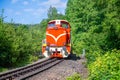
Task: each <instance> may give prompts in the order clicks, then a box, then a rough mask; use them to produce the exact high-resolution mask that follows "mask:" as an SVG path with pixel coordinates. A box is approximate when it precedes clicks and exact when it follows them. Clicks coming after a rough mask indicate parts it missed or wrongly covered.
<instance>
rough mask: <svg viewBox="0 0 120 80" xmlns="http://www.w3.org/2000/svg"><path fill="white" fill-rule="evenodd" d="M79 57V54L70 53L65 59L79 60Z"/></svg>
mask: <svg viewBox="0 0 120 80" xmlns="http://www.w3.org/2000/svg"><path fill="white" fill-rule="evenodd" d="M79 59H80V56H77V55H76V54H73V53H72V54H70V55H69V57H68V58H66V60H74V61H76V60H79Z"/></svg>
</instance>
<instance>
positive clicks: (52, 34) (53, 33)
mask: <svg viewBox="0 0 120 80" xmlns="http://www.w3.org/2000/svg"><path fill="white" fill-rule="evenodd" d="M70 52H71V44H70V25H69V23H68V22H67V21H66V20H52V21H50V22H49V23H48V26H47V29H46V39H44V40H43V41H42V53H43V55H44V56H45V57H58V58H65V57H68V56H69V55H70Z"/></svg>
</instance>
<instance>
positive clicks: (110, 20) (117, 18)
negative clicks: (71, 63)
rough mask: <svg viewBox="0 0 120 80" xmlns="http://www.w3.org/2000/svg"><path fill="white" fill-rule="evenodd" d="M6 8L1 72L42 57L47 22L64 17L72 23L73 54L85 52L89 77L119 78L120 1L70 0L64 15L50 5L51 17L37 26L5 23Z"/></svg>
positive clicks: (0, 27) (0, 34)
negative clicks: (42, 44)
mask: <svg viewBox="0 0 120 80" xmlns="http://www.w3.org/2000/svg"><path fill="white" fill-rule="evenodd" d="M4 11H5V10H4V9H3V10H2V11H1V16H0V61H1V62H0V71H5V70H7V69H9V68H13V67H19V66H23V65H26V64H28V63H31V62H33V61H36V60H38V59H39V58H41V56H40V55H41V42H42V39H44V38H45V29H46V26H47V23H48V21H50V20H53V19H65V20H67V21H68V22H70V24H71V31H72V35H71V36H72V39H71V41H72V51H73V53H74V54H76V55H78V56H79V55H80V54H82V50H83V49H85V51H86V55H85V56H86V59H87V63H86V66H87V68H88V70H89V76H88V80H119V78H120V0H97V1H96V0H68V2H67V7H66V10H65V15H63V14H61V13H57V9H56V8H55V7H52V6H50V8H49V10H48V13H47V14H48V18H47V19H43V20H42V21H41V22H40V23H39V24H34V25H26V24H16V23H13V22H11V23H5V22H4V16H3V14H4ZM71 80H72V79H71ZM75 80H80V79H75Z"/></svg>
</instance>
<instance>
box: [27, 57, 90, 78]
mask: <svg viewBox="0 0 120 80" xmlns="http://www.w3.org/2000/svg"><path fill="white" fill-rule="evenodd" d="M85 63H86V59H85V58H82V59H80V58H79V57H76V56H73V57H72V58H71V59H65V60H64V61H63V62H61V63H59V64H57V65H56V66H54V67H52V68H50V69H48V70H46V71H44V72H41V73H38V74H36V75H34V76H32V77H30V78H28V79H27V80H65V79H66V77H68V76H71V75H74V74H75V73H79V74H80V75H81V78H82V79H85V78H87V76H88V70H87V68H86V67H85Z"/></svg>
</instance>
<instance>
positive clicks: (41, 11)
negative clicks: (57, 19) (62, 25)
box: [0, 0, 67, 24]
mask: <svg viewBox="0 0 120 80" xmlns="http://www.w3.org/2000/svg"><path fill="white" fill-rule="evenodd" d="M66 4H67V0H0V14H1V11H2V9H4V17H5V18H4V21H5V22H11V20H13V22H14V23H22V24H37V23H40V22H41V20H42V19H46V18H47V12H48V9H49V7H50V6H52V7H56V8H57V10H58V13H62V14H65V9H66Z"/></svg>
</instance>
